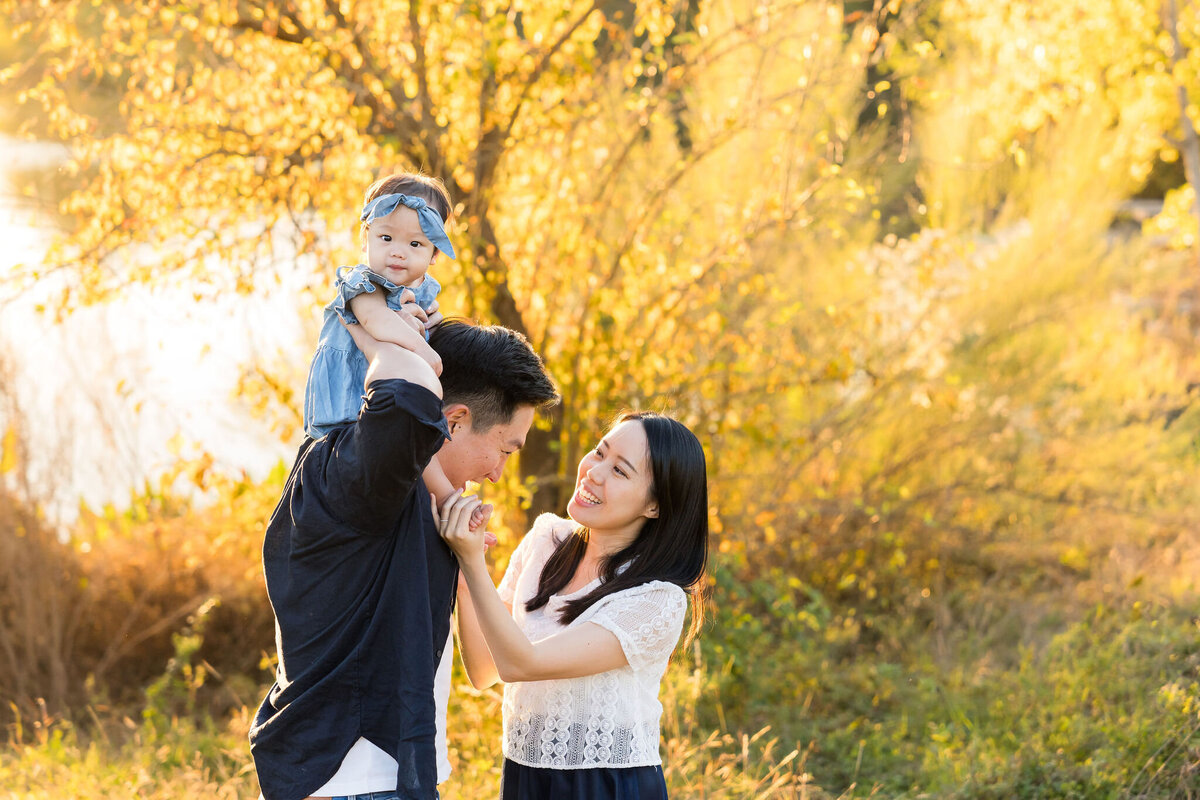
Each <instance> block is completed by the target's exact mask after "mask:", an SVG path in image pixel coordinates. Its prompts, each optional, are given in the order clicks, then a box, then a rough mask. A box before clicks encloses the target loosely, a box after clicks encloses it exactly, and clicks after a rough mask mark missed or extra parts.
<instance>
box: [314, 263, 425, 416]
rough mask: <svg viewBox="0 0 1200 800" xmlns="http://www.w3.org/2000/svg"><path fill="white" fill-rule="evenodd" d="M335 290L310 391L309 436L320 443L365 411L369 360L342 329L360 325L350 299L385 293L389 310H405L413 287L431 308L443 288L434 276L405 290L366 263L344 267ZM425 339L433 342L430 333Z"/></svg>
mask: <svg viewBox="0 0 1200 800" xmlns="http://www.w3.org/2000/svg"><path fill="white" fill-rule="evenodd" d="M335 288H336V290H337V295H336V296H335V297H334V298H333V301H332V302H330V303H329V305H327V306H325V316H324V319H323V321H322V322H321V336H320V338H319V339H318V340H317V352H316V354H314V355H313V360H312V366H311V367H309V370H308V383H307V384H306V385H305V387H304V433H305V435H307V436H309V437H311V438H313V439H320V438H321V437H322V436H324V435H325V434H327V433H329V431H330V430H332V429H333V428H334V426H336V425H341V424H343V423H346V422H350V421H352V420H355V419H357V418H358V411H359V409H360V408H362V402H363V392H364V391H365V389H364V386H363V384H364V383H365V382H366V379H367V358H366V356H364V355H363V354H362V351H361V350H359V349H358V346H357V345H355V344H354V339H352V338H351V337H350V333H349V331H347V330H346V329H345V328H344V327H343V326H342V321H343V320H344V321H345V322H346V324H347V325H357V324H358V317H356V316H354V312H353V311H352V310H351V309H350V300H351V299H352V298H354V297H357V296H358V295H360V294H363V293H364V292H374V291H383V292H386V299H387V305H388V308H391V309H393V310H399V309H400V293H401V292H403V291H404V289H405V288H407V289H408V290H409V291H410V292H412V293H413V294H414V295H416V298H417V305H419V306H420V307H421V308H424V309H425V310H429V307H430V305H432V304H433V301H434V299H435V298H437V296H438V292H440V291H441V290H442V286H441V284H439V283H438V282H437V281H436V280H434V278H433V276H432V275H430V274H428V273H426V275H425V280H424V281H422V282H421V284H420V285H419V286H417V287H416V288H413V287H403V286H397V285H396V284H394V283H392V282H391V281H389V280H387V279H385V278H383V277H382V276H381V275H378V274H376V273H374V272H371V271H370V270H369V269H368V268H367V265H366V264H359V265H357V266H355V267H340V268H338V271H337V282H336V283H335ZM425 338H427V339H428V338H429V334H428V333H426V335H425Z"/></svg>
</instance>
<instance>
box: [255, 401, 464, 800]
mask: <svg viewBox="0 0 1200 800" xmlns="http://www.w3.org/2000/svg"><path fill="white" fill-rule="evenodd" d="M449 435H450V432H449V430H448V429H447V427H446V420H445V418H444V417H443V416H442V403H441V401H440V400H439V399H438V398H437V396H436V395H435V394H433V393H432V392H430V391H428V390H427V389H425V388H423V387H421V386H417V385H416V384H412V383H409V382H407V381H403V380H381V381H375V382H373V383H372V384H371V385H370V386H369V387H368V388H367V395H366V404H365V405H364V407H363V409H362V411H361V412H360V414H359V417H358V419H357V420H356V421H354V422H351V423H349V424H348V425H345V426H340V427H337V428H334V429H333V430H332V431H331V432H330V433H329V434H328V435H327V436H325V437H324V438H322V439H318V440H316V441H307V442H305V444H304V446H303V447H302V448H301V450H300V453H299V454H298V455H297V457H296V464H295V466H293V467H292V473H291V475H290V476H289V477H288V481H287V485H286V486H285V487H284V490H283V497H282V498H281V499H280V501H279V505H278V506H277V507H276V508H275V511H274V513H273V514H272V515H271V520H270V522H269V523H268V525H267V532H266V538H265V541H264V542H263V571H264V573H265V574H266V583H267V594H268V596H269V597H270V600H271V606H272V608H273V609H274V611H275V645H276V649H277V651H278V653H279V666H278V668H277V670H276V676H275V685H274V686H272V687H271V690H270V692H269V693H268V694H267V697H266V699H265V700H263V703H262V705H261V706H260V707H259V709H258V713H257V714H256V716H255V719H254V724H253V726H252V727H251V729H250V752H251V753H252V754H253V756H254V765H255V768H256V769H257V770H258V780H259V785H260V787H261V789H262V793H263V795H264V797H266V798H267V800H300V798H304V797H307V796H308V795H309V794H311V793H312V792H313V791H314V790H316V789H318V788H320V787H321V786H322V785H323V784H325V783H326V782H327V781H328V780H329V779H330V778H331V777H333V774H334V773H335V772H337V770H338V767H339V766H340V765H341V762H342V759H343V758H344V757H345V755H346V753H347V752H348V751H349V750H350V747H351V746H352V745H353V744H354V742H355V741H357V740H358V738H359V737H364V738H366V739H368V740H370V741H371V742H372V743H374V744H375V745H376V746H378V747H379V748H381V749H382V750H383V751H384V752H386V753H390V754H391V755H392V756H393V757H394V758H395V759H396V762H397V763H398V764H399V772H398V774H397V777H396V786H397V789H398V791H399V794H400V797H401V798H412V799H413V800H426V798H434V797H436V796H437V763H436V756H435V751H434V735H435V732H436V721H435V718H434V715H435V709H434V701H433V679H434V673H435V672H436V669H437V663H438V659H439V658H440V657H441V651H442V648H443V647H444V646H445V643H446V637H447V636H448V635H449V632H450V612H451V610H452V606H453V603H454V593H455V589H456V588H457V579H458V576H457V562H456V561H455V560H454V556H453V554H452V553H451V551H450V549H449V548H448V547H447V546H446V544H445V542H443V541H442V539H441V537H440V536H439V535H438V532H437V527H436V524H435V522H434V519H433V515H432V513H431V512H430V509H429V492H428V490H427V489H426V488H425V483H424V481H423V480H422V479H421V472H422V470H423V469H424V468H425V466H426V465H427V464H428V463H429V460H430V458H432V457H433V454H434V453H435V452H437V450H438V448H440V447H441V445H442V442H443V441H445V440H446V439H447V438H449Z"/></svg>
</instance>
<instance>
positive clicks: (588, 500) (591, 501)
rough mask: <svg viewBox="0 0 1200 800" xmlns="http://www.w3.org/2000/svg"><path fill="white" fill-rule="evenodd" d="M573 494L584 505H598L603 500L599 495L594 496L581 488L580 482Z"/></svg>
mask: <svg viewBox="0 0 1200 800" xmlns="http://www.w3.org/2000/svg"><path fill="white" fill-rule="evenodd" d="M575 495H576V497H578V498H579V501H580V502H581V503H583V504H584V505H589V506H598V505H600V503H602V502H604V501H603V500H601V499H600V498H599V497H596V495H594V494H592V493H591V492H589V491H588V490H587V489H585V488H583V485H582V484H580V486H579V488H578V489H576V490H575Z"/></svg>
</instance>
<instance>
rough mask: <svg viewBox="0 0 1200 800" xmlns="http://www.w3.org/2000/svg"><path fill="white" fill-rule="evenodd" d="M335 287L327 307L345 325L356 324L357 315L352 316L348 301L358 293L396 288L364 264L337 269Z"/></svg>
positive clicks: (352, 312)
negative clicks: (335, 290)
mask: <svg viewBox="0 0 1200 800" xmlns="http://www.w3.org/2000/svg"><path fill="white" fill-rule="evenodd" d="M335 287H336V289H337V295H336V296H335V297H334V298H333V302H332V303H330V304H329V308H330V309H332V310H333V312H334V313H335V314H337V315H338V316H339V317H340V318H341V320H342V322H345V323H346V324H347V325H357V324H358V317H356V316H354V311H353V310H352V309H351V308H350V301H351V300H353V299H354V298H355V297H358V296H359V295H360V294H367V293H368V292H374V291H376V290H378V289H384V290H392V289H395V288H397V287H396V286H395V285H394V284H392V283H389V282H388V281H386V280H384V279H383V278H382V277H380V276H379V275H376V274H375V273H374V272H371V271H370V270H369V269H367V267H366V265H364V264H359V265H358V266H356V267H341V268H340V269H338V274H337V283H336V284H335Z"/></svg>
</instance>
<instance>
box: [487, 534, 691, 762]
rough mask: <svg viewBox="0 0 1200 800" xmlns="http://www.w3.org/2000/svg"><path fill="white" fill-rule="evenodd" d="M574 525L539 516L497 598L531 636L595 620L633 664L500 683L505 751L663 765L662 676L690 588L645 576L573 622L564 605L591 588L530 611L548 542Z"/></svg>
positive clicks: (517, 756)
mask: <svg viewBox="0 0 1200 800" xmlns="http://www.w3.org/2000/svg"><path fill="white" fill-rule="evenodd" d="M574 525H575V523H573V522H571V521H570V520H566V519H562V518H560V517H556V516H554V515H553V514H543V515H542V516H540V517H538V519H537V521H536V522H535V523H534V526H533V528H532V529H531V530H530V531H529V533H528V534H527V535H526V536H525V538H524V539H523V540H521V543H520V544H519V545H518V546H517V549H516V550H515V551H514V552H513V556H512V559H511V560H510V561H509V565H508V570H507V571H506V572H505V574H504V578H503V580H501V582H500V587H499V590H500V596H501V597H503V598H504V600H505V602H508V603H511V604H512V607H513V617H514V618H515V619H516V621H517V624H518V625H520V626H521V629H522V630H523V631H524V632H525V634H526V635H527V636H528V637H529V639H530V640H531V641H534V642H537V641H540V640H542V639H545V638H547V637H549V636H553V635H554V634H556V633H559V632H561V631H563V630H566V629H567V628H574V627H577V626H579V625H584V624H587V623H592V624H595V625H600V626H602V627H603V628H605V629H606V630H609V631H611V632H612V633H613V635H615V636H616V637H617V640H618V641H619V642H620V643H621V649H622V650H623V651H624V652H625V657H626V659H627V660H628V661H629V665H628V666H626V667H622V668H620V669H615V670H611V671H609V672H602V673H599V674H596V675H588V676H585V677H582V678H571V679H567V680H549V681H530V682H527V683H512V684H506V685H505V687H504V755H505V757H506V758H510V759H512V760H513V761H516V762H518V763H520V764H525V765H526V766H531V767H553V768H556V769H583V768H592V767H641V766H652V765H656V764H661V763H662V759H661V757H660V756H659V753H658V746H659V719H660V718H661V716H662V704H661V703H660V702H659V700H658V689H659V684H660V683H661V681H662V676H663V672H664V671H665V670H666V667H667V661H668V660H669V659H670V657H671V652H672V651H673V650H674V649H675V645H676V644H677V643H678V641H679V635H680V633H681V632H682V631H683V622H684V616H685V615H686V612H687V593H686V592H684V591H683V589H681V588H679V587H678V586H676V585H674V584H672V583H665V582H663V581H651V582H649V583H645V584H642V585H641V586H635V587H633V588H632V589H626V590H625V591H622V592H617V593H616V594H614V595H610V596H609V597H607V598H605V599H604V600H602V601H600V602H599V603H596V604H595V605H593V606H592V607H591V608H589V609H588V610H587V611H586V612H584V613H583V614H581V615H580V616H579V617H578V618H577V619H576V620H575V621H574V622H572V623H571V624H570V625H569V626H566V627H564V626H563V625H561V624H560V623H559V621H558V618H559V615H560V614H561V613H562V609H563V606H564V605H565V604H566V603H567V602H568V601H570V600H572V599H574V598H576V597H579V596H581V595H585V594H587V593H588V592H591V591H592V590H593V589H595V588H596V586H597V585H598V583H597V582H596V581H593V582H592V583H591V584H589V585H587V586H585V587H583V588H582V589H580V590H579V591H577V592H574V593H572V594H568V595H561V596H559V595H555V596H553V597H551V598H550V601H549V602H548V603H547V604H546V605H545V606H543V607H542V608H539V609H537V610H535V611H532V612H526V611H525V603H526V601H528V600H529V598H531V597H533V596H534V595H535V594H537V584H538V578H539V577H540V576H541V572H542V567H543V566H544V565H545V563H546V560H547V559H548V558H549V557H550V554H551V553H552V552H554V547H555V546H556V545H557V543H558V542H560V541H562V539H563V537H564V536H566V535H568V534H569V533H570V532H571V530H572V529H573V528H574Z"/></svg>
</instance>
